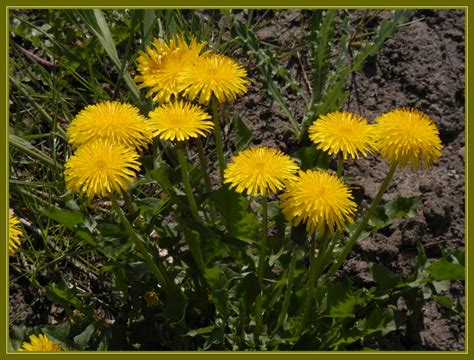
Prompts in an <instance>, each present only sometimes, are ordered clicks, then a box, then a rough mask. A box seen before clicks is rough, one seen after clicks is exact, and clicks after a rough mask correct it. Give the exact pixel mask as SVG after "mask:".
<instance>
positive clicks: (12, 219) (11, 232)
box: [8, 213, 22, 255]
mask: <svg viewBox="0 0 474 360" xmlns="http://www.w3.org/2000/svg"><path fill="white" fill-rule="evenodd" d="M21 235H22V231H21V229H20V220H18V218H17V217H16V216H15V215H13V214H11V213H10V214H8V252H9V254H10V255H13V254H14V253H15V252H16V250H17V249H18V247H19V246H20V244H21V240H20V237H21Z"/></svg>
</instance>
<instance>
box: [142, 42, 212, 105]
mask: <svg viewBox="0 0 474 360" xmlns="http://www.w3.org/2000/svg"><path fill="white" fill-rule="evenodd" d="M205 45H206V43H205V42H200V43H198V42H197V41H196V39H195V38H194V37H193V38H192V39H191V43H190V44H189V45H188V43H187V42H186V40H184V37H183V36H181V37H179V38H178V39H171V40H170V41H169V44H168V43H167V42H166V41H165V40H163V39H155V40H154V41H153V47H154V48H152V47H150V46H147V47H146V52H143V51H141V52H140V53H139V57H138V71H139V73H140V75H138V76H136V77H135V81H136V82H138V83H141V84H140V85H139V87H140V88H145V87H149V88H150V90H149V91H148V93H147V94H146V97H150V96H152V95H153V94H155V95H154V97H153V100H154V101H156V102H158V103H160V104H162V103H165V102H168V101H170V99H171V97H174V98H176V97H177V96H178V93H179V92H180V90H179V89H180V86H179V84H178V75H179V73H180V72H181V71H182V70H183V69H184V68H185V67H186V66H188V65H191V64H192V63H193V62H194V61H196V60H197V59H198V57H199V56H200V54H201V52H202V49H203V47H204V46H205Z"/></svg>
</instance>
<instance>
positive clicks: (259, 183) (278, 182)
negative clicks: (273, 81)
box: [224, 147, 298, 196]
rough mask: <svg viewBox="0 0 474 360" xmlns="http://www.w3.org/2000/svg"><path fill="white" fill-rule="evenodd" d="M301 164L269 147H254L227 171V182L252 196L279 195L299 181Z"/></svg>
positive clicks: (233, 162) (237, 158)
mask: <svg viewBox="0 0 474 360" xmlns="http://www.w3.org/2000/svg"><path fill="white" fill-rule="evenodd" d="M297 170H298V165H297V164H296V162H295V161H293V160H292V159H291V158H290V157H289V156H288V155H285V154H283V153H282V152H281V151H279V150H277V149H273V148H269V147H253V148H250V149H246V150H244V151H242V152H240V153H239V154H238V155H237V156H234V158H233V159H232V163H230V164H229V165H228V166H227V168H226V169H225V171H224V183H229V184H230V188H235V191H237V192H239V193H244V192H247V194H249V195H252V196H257V195H259V194H261V195H263V196H265V195H267V194H273V193H276V192H277V191H279V190H282V189H283V188H284V187H285V184H286V183H287V182H288V181H290V180H292V179H294V178H295V172H296V171H297Z"/></svg>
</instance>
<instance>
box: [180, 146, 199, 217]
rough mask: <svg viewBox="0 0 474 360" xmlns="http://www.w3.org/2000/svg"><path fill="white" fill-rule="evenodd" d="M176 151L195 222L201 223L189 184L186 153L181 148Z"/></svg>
mask: <svg viewBox="0 0 474 360" xmlns="http://www.w3.org/2000/svg"><path fill="white" fill-rule="evenodd" d="M176 151H177V153H178V161H179V167H180V168H181V177H182V178H183V185H184V191H185V193H186V197H187V198H188V202H189V207H190V209H191V214H192V215H193V218H194V220H196V221H199V214H198V209H197V205H196V200H195V199H194V195H193V190H192V188H191V183H190V182H189V173H188V167H187V165H186V159H185V157H184V151H183V149H182V148H180V147H177V148H176Z"/></svg>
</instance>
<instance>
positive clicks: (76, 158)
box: [65, 140, 140, 199]
mask: <svg viewBox="0 0 474 360" xmlns="http://www.w3.org/2000/svg"><path fill="white" fill-rule="evenodd" d="M139 169H140V163H139V162H138V154H137V152H136V151H135V150H134V149H133V148H131V147H128V146H126V145H123V144H116V143H113V142H111V141H108V140H97V141H94V142H91V143H87V144H85V145H83V146H81V147H80V148H79V149H77V151H76V153H75V154H74V155H73V156H71V158H70V159H69V160H68V161H67V163H66V165H65V176H66V188H67V189H68V190H76V191H79V192H80V193H81V194H83V193H85V194H87V197H88V198H89V199H93V198H94V197H99V198H101V197H104V196H106V195H107V194H109V193H112V192H113V191H117V192H121V191H126V190H127V189H128V188H129V187H130V183H131V182H132V181H133V180H134V179H135V178H136V172H138V171H139Z"/></svg>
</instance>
